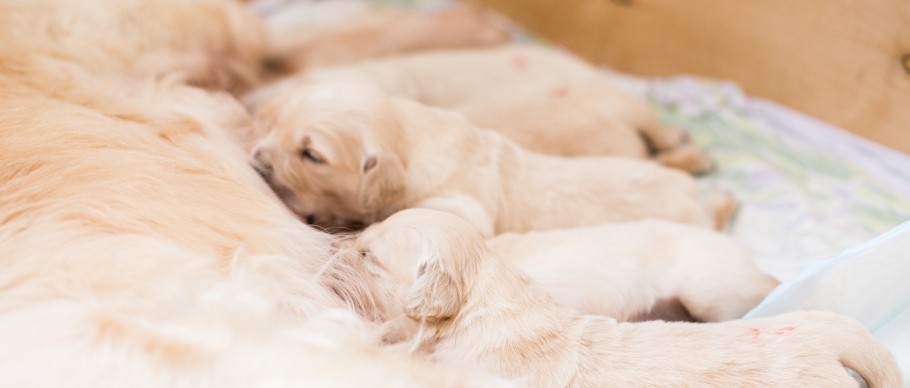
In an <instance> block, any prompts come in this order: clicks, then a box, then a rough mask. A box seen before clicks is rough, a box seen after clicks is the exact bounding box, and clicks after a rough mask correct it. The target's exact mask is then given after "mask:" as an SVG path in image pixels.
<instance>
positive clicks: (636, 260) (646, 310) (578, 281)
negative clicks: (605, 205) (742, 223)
mask: <svg viewBox="0 0 910 388" xmlns="http://www.w3.org/2000/svg"><path fill="white" fill-rule="evenodd" d="M487 246H488V247H489V249H490V251H492V252H493V253H495V254H496V255H497V256H499V257H501V258H503V260H505V261H506V262H508V263H509V264H511V265H514V266H515V267H516V268H518V269H520V270H521V271H522V272H524V273H525V274H527V275H528V276H529V277H530V278H531V279H533V280H534V281H535V282H537V283H539V284H541V286H542V287H543V288H544V289H545V290H546V291H547V292H548V293H549V294H550V295H552V296H553V298H554V299H555V300H556V301H557V302H558V303H559V304H561V305H563V306H566V307H571V308H574V309H575V310H578V311H579V312H581V313H583V314H596V315H604V316H608V317H611V318H615V319H617V320H620V321H628V320H645V319H650V318H655V317H659V318H662V319H669V318H676V319H680V318H688V316H691V318H693V319H695V320H698V321H703V322H716V321H724V320H728V319H735V318H740V317H742V316H743V314H745V313H746V312H747V311H749V310H750V309H751V308H753V307H755V306H756V305H757V304H758V303H759V302H760V301H761V300H762V299H764V298H765V296H767V295H768V293H770V292H771V290H773V289H774V287H776V286H777V285H778V283H779V282H778V281H777V280H776V279H774V278H773V277H771V276H768V275H766V274H763V273H761V272H759V271H758V269H756V268H755V265H754V264H753V263H752V261H751V260H750V258H749V255H748V253H747V252H746V251H745V249H743V247H742V246H741V245H740V244H738V243H737V242H736V240H734V239H733V238H732V237H730V236H728V235H725V234H721V233H718V232H714V231H710V230H705V229H703V228H698V227H694V226H690V225H683V224H678V223H675V222H669V221H660V220H645V221H638V222H631V223H621V224H603V225H596V226H587V227H576V228H569V229H559V230H548V231H538V232H529V233H525V234H519V233H507V234H502V235H499V236H496V237H494V238H492V239H490V240H487ZM677 304H681V306H677ZM672 307H682V308H684V310H682V311H679V312H680V313H684V314H683V315H682V316H674V315H672V314H673V313H675V312H676V311H675V310H673V309H671V308H672ZM687 315H688V316H687Z"/></svg>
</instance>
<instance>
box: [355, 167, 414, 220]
mask: <svg viewBox="0 0 910 388" xmlns="http://www.w3.org/2000/svg"><path fill="white" fill-rule="evenodd" d="M361 176H362V180H361V182H360V203H361V204H362V205H363V207H364V208H366V209H369V210H378V209H380V208H381V207H382V206H384V205H385V204H387V203H389V202H392V201H394V200H396V199H398V198H400V197H401V196H402V195H404V190H405V180H406V177H405V170H404V165H403V164H402V163H401V159H398V157H397V156H395V155H389V154H382V153H380V154H375V155H370V156H368V157H366V158H365V159H364V160H363V164H362V165H361Z"/></svg>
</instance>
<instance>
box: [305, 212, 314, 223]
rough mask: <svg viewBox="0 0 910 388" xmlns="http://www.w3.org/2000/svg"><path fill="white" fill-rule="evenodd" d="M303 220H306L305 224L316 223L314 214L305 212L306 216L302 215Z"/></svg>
mask: <svg viewBox="0 0 910 388" xmlns="http://www.w3.org/2000/svg"><path fill="white" fill-rule="evenodd" d="M303 221H304V222H306V223H307V225H313V224H315V223H316V215H315V214H307V215H306V216H304V217H303Z"/></svg>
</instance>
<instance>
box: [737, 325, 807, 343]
mask: <svg viewBox="0 0 910 388" xmlns="http://www.w3.org/2000/svg"><path fill="white" fill-rule="evenodd" d="M797 327H798V326H787V327H783V328H781V329H779V330H777V331H772V332H766V333H770V334H773V335H783V334H785V333H788V332H791V331H793V330H796V328H797ZM746 331H748V332H749V333H752V341H758V340H759V336H761V334H762V329H759V328H756V327H750V328H748V329H746Z"/></svg>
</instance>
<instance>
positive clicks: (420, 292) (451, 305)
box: [405, 260, 462, 322]
mask: <svg viewBox="0 0 910 388" xmlns="http://www.w3.org/2000/svg"><path fill="white" fill-rule="evenodd" d="M461 287H462V285H461V284H460V283H458V282H457V281H456V280H455V278H453V277H452V275H451V274H449V273H448V272H447V271H446V270H445V269H444V268H443V267H442V264H441V263H440V262H439V260H428V261H426V262H424V263H423V264H421V265H420V267H419V268H418V269H417V280H416V281H414V285H413V286H411V289H410V290H409V291H408V295H407V299H406V301H407V304H406V305H405V314H407V316H408V317H410V318H412V319H415V320H418V321H423V320H426V321H430V322H434V321H440V320H443V319H447V318H451V317H454V316H455V314H456V313H458V310H459V309H460V308H461V304H462V290H461Z"/></svg>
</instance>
